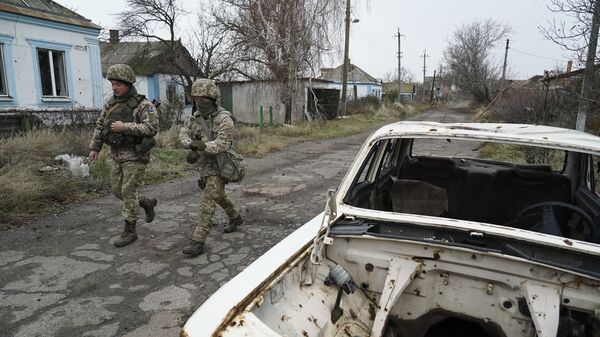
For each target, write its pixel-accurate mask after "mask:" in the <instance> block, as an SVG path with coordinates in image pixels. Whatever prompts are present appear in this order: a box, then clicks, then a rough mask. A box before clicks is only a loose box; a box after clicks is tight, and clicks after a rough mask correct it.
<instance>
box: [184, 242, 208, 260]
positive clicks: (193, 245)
mask: <svg viewBox="0 0 600 337" xmlns="http://www.w3.org/2000/svg"><path fill="white" fill-rule="evenodd" d="M183 253H184V254H185V255H188V256H192V257H193V256H198V255H200V254H202V253H204V242H198V241H194V240H192V242H190V244H189V245H187V246H185V248H183Z"/></svg>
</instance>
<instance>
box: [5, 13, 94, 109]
mask: <svg viewBox="0 0 600 337" xmlns="http://www.w3.org/2000/svg"><path fill="white" fill-rule="evenodd" d="M98 34H99V30H96V29H91V28H82V27H78V26H74V25H68V24H62V23H56V22H53V21H47V20H42V19H36V18H31V17H27V16H21V15H15V14H12V13H6V12H0V43H2V44H3V45H4V51H5V53H4V54H5V58H6V59H5V65H4V66H5V68H6V70H7V75H8V78H7V82H8V89H9V95H8V96H1V97H0V112H1V111H6V110H10V111H14V110H27V111H64V110H70V109H85V110H97V109H100V108H101V107H102V98H103V95H102V83H101V82H102V75H101V68H100V48H99V46H98ZM36 48H44V49H52V50H58V51H62V52H64V56H65V71H66V81H65V82H66V84H67V94H68V97H64V98H62V97H61V98H58V97H53V98H48V97H42V88H41V80H40V77H39V76H40V75H39V66H38V59H37V49H36Z"/></svg>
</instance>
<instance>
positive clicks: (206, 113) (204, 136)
mask: <svg viewBox="0 0 600 337" xmlns="http://www.w3.org/2000/svg"><path fill="white" fill-rule="evenodd" d="M192 96H193V97H194V102H195V104H196V109H197V110H196V112H195V113H194V114H193V115H192V116H191V117H190V118H189V119H188V120H187V121H186V122H185V124H184V126H183V127H182V128H181V130H180V132H179V140H180V142H181V143H182V144H183V145H184V146H186V147H188V148H189V149H190V152H189V154H188V158H187V161H188V162H189V163H192V164H194V163H195V164H196V165H198V166H199V170H200V175H201V179H200V180H199V181H198V185H199V186H200V188H203V189H204V195H203V197H202V202H201V205H200V208H201V210H200V221H199V223H198V224H197V225H196V229H195V230H194V234H193V237H192V241H191V243H190V244H189V245H188V246H186V247H185V248H184V249H183V253H184V254H186V255H189V256H197V255H200V254H202V253H203V252H204V245H205V242H206V238H207V236H208V232H209V230H210V227H211V225H212V219H211V218H212V216H213V215H214V213H215V204H219V206H221V207H222V208H223V210H224V211H225V213H226V214H227V216H228V217H229V222H228V223H227V225H226V226H225V229H224V232H225V233H231V232H234V231H235V230H236V229H237V226H239V225H241V224H242V223H243V222H244V220H243V219H242V216H241V214H240V210H239V208H237V207H236V206H235V205H234V204H233V202H232V201H231V199H230V198H229V197H228V196H227V194H226V193H225V183H226V182H225V181H224V180H223V178H221V175H220V171H219V167H218V165H217V160H216V158H215V155H217V154H219V153H222V152H226V151H228V150H229V149H230V148H231V147H232V145H233V131H234V123H233V119H232V118H231V113H230V112H229V111H227V110H225V109H223V108H222V107H221V106H220V105H219V91H218V89H217V86H216V84H215V82H214V81H213V80H210V79H199V80H196V81H195V82H194V83H193V85H192Z"/></svg>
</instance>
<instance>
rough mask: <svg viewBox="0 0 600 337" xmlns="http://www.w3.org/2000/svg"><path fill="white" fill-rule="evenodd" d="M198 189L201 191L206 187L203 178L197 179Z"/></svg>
mask: <svg viewBox="0 0 600 337" xmlns="http://www.w3.org/2000/svg"><path fill="white" fill-rule="evenodd" d="M198 187H200V189H201V190H203V189H204V188H205V187H206V180H204V178H200V179H198Z"/></svg>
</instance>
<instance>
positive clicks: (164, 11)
mask: <svg viewBox="0 0 600 337" xmlns="http://www.w3.org/2000/svg"><path fill="white" fill-rule="evenodd" d="M126 3H127V9H126V10H125V11H123V12H121V14H119V25H120V27H121V30H122V32H123V36H124V37H131V38H134V39H139V38H142V39H145V40H147V41H151V40H152V41H160V42H162V43H163V44H164V46H165V48H167V50H168V51H169V52H168V57H167V60H166V62H168V63H169V65H170V66H171V67H173V68H175V69H176V71H177V77H178V79H176V82H179V83H180V84H183V86H184V88H185V90H186V92H187V94H188V95H189V94H191V86H192V83H193V82H194V79H195V78H196V76H198V75H199V76H202V75H203V74H202V73H200V72H199V71H196V73H194V74H190V73H189V71H186V69H184V67H182V66H181V65H180V64H179V62H177V59H178V57H179V56H181V53H182V52H183V44H182V43H181V39H180V38H178V37H177V22H178V19H179V18H180V17H181V16H182V15H184V14H186V13H187V12H186V11H184V9H183V7H182V6H181V5H180V4H179V1H178V0H126ZM162 31H166V32H167V35H166V37H165V36H164V35H162V34H160V33H159V32H162ZM195 68H196V69H198V70H199V68H198V67H195Z"/></svg>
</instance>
